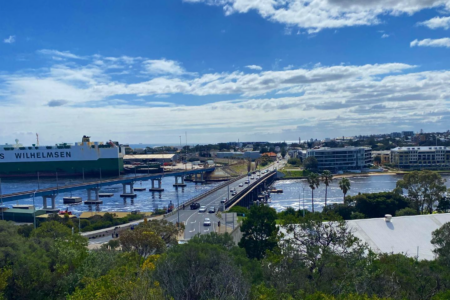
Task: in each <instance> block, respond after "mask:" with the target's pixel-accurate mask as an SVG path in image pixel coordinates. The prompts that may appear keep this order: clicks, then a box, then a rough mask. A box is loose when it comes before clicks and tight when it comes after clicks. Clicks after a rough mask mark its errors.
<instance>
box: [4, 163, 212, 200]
mask: <svg viewBox="0 0 450 300" xmlns="http://www.w3.org/2000/svg"><path fill="white" fill-rule="evenodd" d="M214 170H215V167H212V168H205V169H195V170H186V171H178V172H165V173H156V174H146V175H135V176H133V177H124V178H113V179H106V180H100V181H93V182H86V183H79V184H72V185H64V186H56V187H51V188H46V189H37V190H32V191H24V192H18V193H13V194H5V195H0V200H1V201H2V202H9V201H17V200H21V199H28V198H30V196H31V197H42V198H43V201H44V208H46V207H47V199H50V200H51V208H52V209H56V207H55V198H56V196H57V195H58V194H59V193H66V192H72V191H76V190H83V189H84V190H87V192H88V194H87V195H88V201H91V202H92V203H95V201H100V200H99V193H98V191H99V190H100V188H101V187H102V186H108V185H115V184H122V185H123V194H121V196H122V197H133V195H135V194H134V183H135V182H136V181H146V180H152V183H154V181H158V182H159V187H161V178H162V177H168V176H172V177H175V183H178V178H180V177H181V178H184V176H186V175H194V176H197V174H200V176H201V177H202V178H203V174H204V173H209V172H213V171H214ZM127 187H129V192H128V189H127ZM92 191H93V192H94V195H95V199H92V198H91V192H92ZM100 202H101V201H100Z"/></svg>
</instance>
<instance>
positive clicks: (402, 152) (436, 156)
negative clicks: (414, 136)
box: [391, 146, 450, 170]
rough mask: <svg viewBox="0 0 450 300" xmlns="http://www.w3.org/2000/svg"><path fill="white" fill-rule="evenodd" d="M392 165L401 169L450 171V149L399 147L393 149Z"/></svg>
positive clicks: (442, 147)
mask: <svg viewBox="0 0 450 300" xmlns="http://www.w3.org/2000/svg"><path fill="white" fill-rule="evenodd" d="M391 164H393V165H394V166H396V167H398V168H401V169H411V170H422V169H430V170H433V169H448V168H450V148H448V147H444V146H426V147H397V148H394V149H391Z"/></svg>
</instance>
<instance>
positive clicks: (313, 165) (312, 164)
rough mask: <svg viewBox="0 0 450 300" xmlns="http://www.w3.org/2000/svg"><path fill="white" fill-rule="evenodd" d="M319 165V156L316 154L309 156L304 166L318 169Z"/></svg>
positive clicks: (312, 169) (309, 168)
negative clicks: (315, 155)
mask: <svg viewBox="0 0 450 300" xmlns="http://www.w3.org/2000/svg"><path fill="white" fill-rule="evenodd" d="M318 165H319V164H318V162H317V158H315V157H314V156H309V157H307V158H306V159H305V160H304V161H303V166H304V167H305V169H306V170H308V171H316V170H317V167H318Z"/></svg>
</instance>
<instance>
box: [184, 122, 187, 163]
mask: <svg viewBox="0 0 450 300" xmlns="http://www.w3.org/2000/svg"><path fill="white" fill-rule="evenodd" d="M184 134H185V135H186V157H185V162H186V163H185V164H184V170H185V171H186V170H187V131H185V132H184Z"/></svg>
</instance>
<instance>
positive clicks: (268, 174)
mask: <svg viewBox="0 0 450 300" xmlns="http://www.w3.org/2000/svg"><path fill="white" fill-rule="evenodd" d="M276 172H277V171H271V172H269V173H267V174H264V175H263V176H262V177H261V178H260V179H259V180H256V181H253V182H252V183H251V184H249V185H248V186H247V187H246V188H245V189H243V190H242V191H240V192H239V193H238V194H236V195H235V196H234V197H233V198H231V199H229V200H228V201H227V202H225V208H229V207H230V206H231V205H233V204H235V203H237V202H239V200H240V199H241V198H242V197H243V196H244V195H245V194H247V193H248V192H249V191H251V190H252V189H253V188H254V187H255V186H257V185H259V184H260V183H261V182H262V181H263V179H264V180H265V179H267V178H269V177H270V176H273V175H275V174H276ZM232 199H234V200H232ZM231 200H232V201H231Z"/></svg>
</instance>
